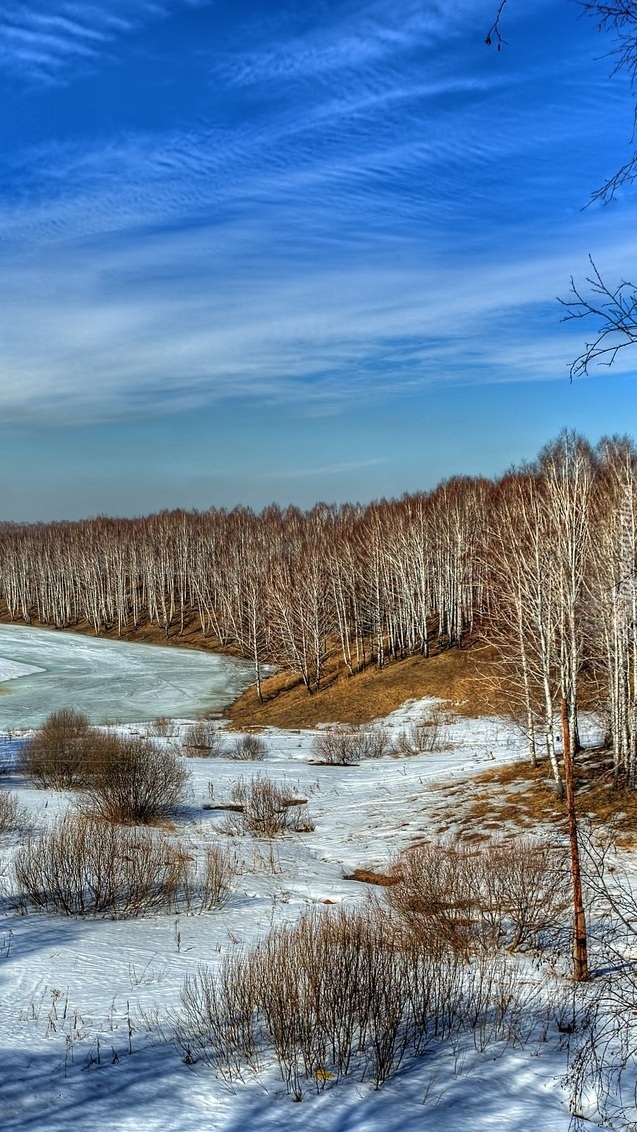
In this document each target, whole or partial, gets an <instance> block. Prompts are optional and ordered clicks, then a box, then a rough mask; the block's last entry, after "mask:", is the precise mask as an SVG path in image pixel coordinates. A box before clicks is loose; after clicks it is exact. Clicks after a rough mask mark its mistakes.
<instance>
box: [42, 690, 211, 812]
mask: <svg viewBox="0 0 637 1132" xmlns="http://www.w3.org/2000/svg"><path fill="white" fill-rule="evenodd" d="M20 769H21V770H22V772H23V773H24V774H26V775H28V776H29V777H31V778H32V779H33V780H34V781H35V782H36V784H37V785H38V786H40V787H48V788H53V789H74V790H79V791H81V792H82V796H83V800H82V803H81V804H82V807H83V808H84V809H85V810H86V811H89V812H92V813H94V814H96V815H99V816H100V817H102V818H104V819H105V820H107V821H114V822H130V823H132V824H138V825H143V824H146V823H148V822H153V821H156V820H158V819H159V818H163V817H165V816H166V815H167V814H169V813H170V812H171V811H172V810H173V809H174V808H175V806H177V805H178V803H179V802H180V800H181V798H182V796H183V791H184V787H185V784H186V780H187V777H188V774H187V771H186V769H185V767H184V766H183V764H182V763H181V761H180V759H179V758H178V757H177V755H176V754H174V752H173V751H170V750H167V749H166V748H165V747H162V746H160V745H159V744H158V743H156V742H153V741H152V740H151V739H146V738H143V737H141V736H138V735H131V736H128V735H118V734H115V733H113V732H104V731H100V730H99V729H98V728H96V727H91V726H90V724H89V722H88V720H87V719H86V717H85V716H83V715H81V713H79V712H75V711H72V710H71V709H70V708H62V709H61V710H59V711H56V712H53V714H52V715H50V716H49V718H48V719H47V720H46V722H45V723H44V724H43V726H42V727H41V728H40V730H39V731H38V732H36V734H35V735H34V736H33V738H32V739H30V740H29V742H28V743H27V744H25V746H24V748H23V750H22V752H21V759H20Z"/></svg>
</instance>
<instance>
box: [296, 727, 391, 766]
mask: <svg viewBox="0 0 637 1132" xmlns="http://www.w3.org/2000/svg"><path fill="white" fill-rule="evenodd" d="M392 753H393V746H392V741H391V738H390V736H389V734H388V733H387V731H386V730H385V728H384V727H382V726H379V725H376V726H373V725H368V726H364V725H360V726H355V725H354V724H347V723H339V724H335V725H334V726H333V727H326V728H324V729H322V730H321V731H317V733H316V735H315V736H314V738H313V740H312V754H313V756H314V759H315V761H316V762H319V763H325V764H327V765H329V766H348V765H351V764H353V763H358V762H363V761H364V760H365V759H381V758H383V756H385V755H391V754H392Z"/></svg>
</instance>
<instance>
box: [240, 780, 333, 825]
mask: <svg viewBox="0 0 637 1132" xmlns="http://www.w3.org/2000/svg"><path fill="white" fill-rule="evenodd" d="M230 797H231V799H232V806H233V808H232V812H231V813H229V814H228V817H227V819H226V832H228V833H231V834H245V833H251V834H255V835H256V836H257V837H280V836H282V835H284V834H286V833H309V832H311V830H313V829H314V825H313V823H312V821H311V818H310V815H309V812H308V809H307V805H306V800H305V799H304V798H299V797H298V796H295V795H294V794H293V793H291V791H290V790H289V789H288V788H285V787H282V786H279V785H278V784H277V783H276V782H273V781H272V779H270V778H266V777H265V776H264V775H261V774H257V775H254V776H253V777H252V778H240V779H239V781H238V782H236V783H235V785H234V786H233V788H232V791H231V795H230Z"/></svg>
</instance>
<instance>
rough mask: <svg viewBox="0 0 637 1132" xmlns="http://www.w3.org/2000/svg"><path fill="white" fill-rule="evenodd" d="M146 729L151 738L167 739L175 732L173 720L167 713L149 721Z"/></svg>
mask: <svg viewBox="0 0 637 1132" xmlns="http://www.w3.org/2000/svg"><path fill="white" fill-rule="evenodd" d="M147 730H148V734H149V736H151V738H155V739H168V738H170V736H172V735H175V734H176V729H175V721H174V719H170V717H169V716H167V715H160V716H159V718H158V719H152V720H151V721H150V723H149V724H148V728H147Z"/></svg>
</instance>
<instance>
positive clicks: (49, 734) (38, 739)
mask: <svg viewBox="0 0 637 1132" xmlns="http://www.w3.org/2000/svg"><path fill="white" fill-rule="evenodd" d="M99 737H100V733H99V732H98V731H96V729H95V728H93V727H91V726H90V724H89V721H88V719H87V718H86V716H85V715H83V714H82V713H81V712H79V711H74V710H73V708H66V707H65V708H60V709H59V710H58V711H54V712H53V713H52V714H51V715H50V716H49V717H48V719H47V720H46V721H45V722H44V723H43V725H42V727H41V728H40V730H39V731H37V732H36V733H35V735H34V736H33V737H32V738H31V739H29V740H28V741H27V742H26V743H25V744H24V746H23V747H22V750H21V752H20V759H19V769H20V770H21V771H22V773H23V774H25V775H27V776H28V777H29V778H32V779H33V780H34V781H35V783H36V784H37V785H38V786H40V787H44V788H47V789H51V790H64V789H74V788H76V787H78V786H81V785H82V783H83V781H84V774H85V769H86V765H87V763H88V762H89V761H90V758H91V751H92V747H93V745H94V744H95V742H96V741H98V742H99Z"/></svg>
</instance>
